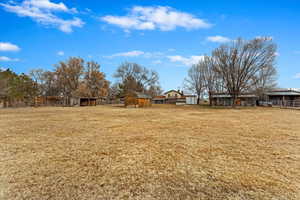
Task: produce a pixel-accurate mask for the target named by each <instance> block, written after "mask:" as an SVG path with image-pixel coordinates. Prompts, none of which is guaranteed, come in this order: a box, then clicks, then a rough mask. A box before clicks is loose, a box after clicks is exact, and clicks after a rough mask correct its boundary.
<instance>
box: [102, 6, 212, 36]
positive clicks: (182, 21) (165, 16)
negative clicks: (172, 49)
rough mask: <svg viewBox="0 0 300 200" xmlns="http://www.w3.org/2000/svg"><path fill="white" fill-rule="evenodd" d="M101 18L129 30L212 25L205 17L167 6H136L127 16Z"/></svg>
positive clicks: (194, 27)
mask: <svg viewBox="0 0 300 200" xmlns="http://www.w3.org/2000/svg"><path fill="white" fill-rule="evenodd" d="M101 20H102V21H104V22H106V23H108V24H112V25H115V26H118V27H121V28H123V29H125V30H127V31H128V30H155V29H159V30H161V31H171V30H175V29H176V28H177V27H181V28H184V29H188V30H191V29H200V28H210V27H211V26H212V25H211V24H210V23H208V22H206V21H205V20H203V19H200V18H197V17H195V16H193V15H191V14H189V13H185V12H180V11H177V10H175V9H173V8H171V7H167V6H155V7H151V6H149V7H143V6H134V7H133V8H132V9H131V10H130V12H129V13H128V14H127V15H125V16H114V15H107V16H104V17H102V18H101Z"/></svg>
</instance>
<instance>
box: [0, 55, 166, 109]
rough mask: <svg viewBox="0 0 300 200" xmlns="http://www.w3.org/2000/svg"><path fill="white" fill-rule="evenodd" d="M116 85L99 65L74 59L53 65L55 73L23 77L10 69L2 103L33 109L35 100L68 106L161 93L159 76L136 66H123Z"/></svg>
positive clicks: (1, 76)
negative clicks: (53, 99)
mask: <svg viewBox="0 0 300 200" xmlns="http://www.w3.org/2000/svg"><path fill="white" fill-rule="evenodd" d="M114 77H115V78H116V80H117V81H116V82H115V83H114V84H112V85H111V84H110V82H109V81H108V80H106V77H105V74H104V73H103V72H101V71H100V65H99V64H98V63H96V62H94V61H88V62H85V61H84V60H83V59H82V58H78V57H71V58H69V59H68V60H66V61H61V62H59V63H58V64H56V65H54V70H52V71H49V70H44V69H33V70H31V71H30V73H29V74H28V75H26V74H24V73H22V74H20V75H18V74H16V73H15V72H13V71H11V70H10V69H6V70H0V100H2V101H3V100H4V104H5V105H4V106H5V107H7V106H14V105H15V104H17V103H19V102H21V103H22V104H23V105H33V104H34V102H35V101H34V99H35V97H43V96H44V97H49V96H51V97H62V99H63V105H69V104H70V99H71V98H72V97H97V98H99V97H101V98H102V97H104V98H108V99H110V100H113V99H117V98H120V97H124V96H125V95H126V93H128V92H132V91H134V92H142V93H145V94H149V95H151V96H153V97H154V96H156V95H158V94H160V93H161V92H162V90H161V88H160V86H159V81H158V80H159V77H158V73H157V72H155V71H153V70H148V69H147V68H146V67H143V66H141V65H139V64H136V63H128V62H125V63H122V64H121V65H120V66H119V67H118V69H117V70H116V72H115V74H114Z"/></svg>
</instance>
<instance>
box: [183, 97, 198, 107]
mask: <svg viewBox="0 0 300 200" xmlns="http://www.w3.org/2000/svg"><path fill="white" fill-rule="evenodd" d="M185 99H186V104H190V105H194V104H197V97H186V98H185Z"/></svg>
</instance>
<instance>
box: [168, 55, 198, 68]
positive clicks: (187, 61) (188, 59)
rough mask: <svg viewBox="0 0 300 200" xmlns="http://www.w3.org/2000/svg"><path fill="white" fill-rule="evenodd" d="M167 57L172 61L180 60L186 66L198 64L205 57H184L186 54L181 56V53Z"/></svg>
mask: <svg viewBox="0 0 300 200" xmlns="http://www.w3.org/2000/svg"><path fill="white" fill-rule="evenodd" d="M167 58H168V59H169V60H170V61H171V62H179V63H182V64H184V65H186V66H191V65H194V64H197V63H198V62H199V61H200V60H202V59H203V58H204V56H190V57H184V56H180V55H175V56H167Z"/></svg>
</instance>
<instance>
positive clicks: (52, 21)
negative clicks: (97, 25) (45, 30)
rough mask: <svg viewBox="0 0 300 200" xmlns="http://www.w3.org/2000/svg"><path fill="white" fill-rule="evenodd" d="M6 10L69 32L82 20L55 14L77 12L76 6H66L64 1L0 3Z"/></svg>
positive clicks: (39, 0) (81, 22) (29, 0)
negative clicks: (64, 17)
mask: <svg viewBox="0 0 300 200" xmlns="http://www.w3.org/2000/svg"><path fill="white" fill-rule="evenodd" d="M0 6H2V7H3V8H4V9H5V10H6V11H8V12H12V13H15V14H17V15H18V16H20V17H29V18H31V19H32V20H34V21H36V22H37V23H40V24H43V25H47V26H49V25H50V26H53V27H56V28H58V29H59V30H61V31H63V32H66V33H70V32H72V31H73V28H74V27H82V26H83V25H84V22H83V21H82V20H81V19H79V18H77V17H73V18H72V19H63V18H60V17H59V16H58V15H57V12H64V13H69V14H74V13H77V10H76V8H68V7H67V6H66V5H65V4H64V3H62V2H60V3H53V2H51V1H50V0H24V1H22V2H21V3H16V2H14V1H9V2H8V3H0Z"/></svg>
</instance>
